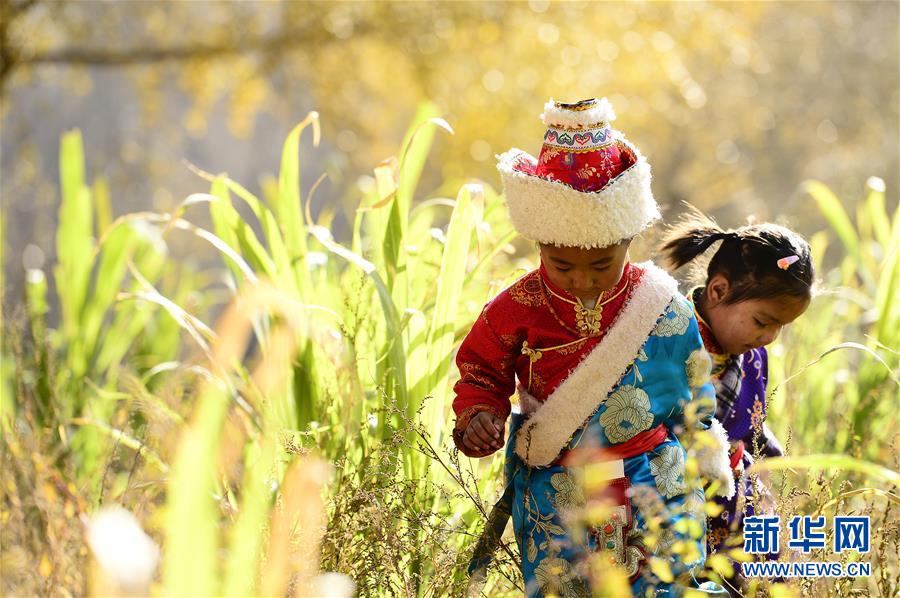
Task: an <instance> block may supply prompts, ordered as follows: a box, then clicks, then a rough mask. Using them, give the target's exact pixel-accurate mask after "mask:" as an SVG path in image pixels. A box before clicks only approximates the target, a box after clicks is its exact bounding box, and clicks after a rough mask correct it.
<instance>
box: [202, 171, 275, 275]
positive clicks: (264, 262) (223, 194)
mask: <svg viewBox="0 0 900 598" xmlns="http://www.w3.org/2000/svg"><path fill="white" fill-rule="evenodd" d="M209 192H210V194H211V195H213V196H215V197H216V198H218V201H214V202H210V204H209V213H210V216H211V217H212V222H213V230H214V231H215V234H216V236H217V237H219V238H220V239H222V242H223V243H225V244H226V245H228V246H229V247H231V248H232V249H234V250H236V251H237V250H240V252H241V255H242V256H243V257H245V258H246V259H247V260H248V261H249V263H250V265H251V266H252V268H254V269H256V271H258V272H263V273H265V274H266V276H268V277H269V278H273V279H274V278H275V277H276V271H275V264H274V262H273V261H272V258H271V257H269V254H268V253H267V252H266V250H265V248H263V246H262V244H261V243H260V242H259V239H258V238H257V237H256V233H254V232H253V229H252V228H250V226H249V225H248V224H247V223H246V222H244V219H243V218H241V215H240V214H238V212H237V210H236V209H235V208H234V206H233V205H232V203H231V196H230V194H229V191H228V185H227V184H226V183H225V181H224V180H223V179H222V178H221V177H218V178H216V180H215V181H213V183H212V187H211V188H210V191H209ZM227 263H228V267H229V268H230V269H231V271H232V273H233V274H234V276H235V278H236V279H237V280H242V279H243V278H244V273H243V272H242V271H241V270H240V268H239V267H238V266H237V264H236V263H235V262H234V260H229V261H228V262H227Z"/></svg>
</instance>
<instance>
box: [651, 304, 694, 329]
mask: <svg viewBox="0 0 900 598" xmlns="http://www.w3.org/2000/svg"><path fill="white" fill-rule="evenodd" d="M692 315H693V310H691V305H690V304H689V303H688V302H687V301H684V300H681V299H673V300H672V302H671V303H669V307H668V309H666V313H665V315H664V316H663V317H662V318H661V319H660V320H659V322H658V323H657V324H656V328H654V329H653V333H652V334H653V336H679V335H682V334H684V333H685V332H687V329H688V324H690V322H691V316H692Z"/></svg>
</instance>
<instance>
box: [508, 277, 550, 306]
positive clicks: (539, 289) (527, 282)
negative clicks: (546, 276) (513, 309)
mask: <svg viewBox="0 0 900 598" xmlns="http://www.w3.org/2000/svg"><path fill="white" fill-rule="evenodd" d="M509 296H510V298H512V300H513V301H515V302H516V303H519V304H520V305H527V306H529V307H538V306H541V305H544V303H545V301H546V300H545V299H544V289H543V285H542V284H541V278H540V274H539V273H538V272H537V271H535V272H532V273H530V274H527V275H525V276H524V277H522V278H520V279H519V280H518V281H517V282H515V283H513V285H512V286H511V287H509Z"/></svg>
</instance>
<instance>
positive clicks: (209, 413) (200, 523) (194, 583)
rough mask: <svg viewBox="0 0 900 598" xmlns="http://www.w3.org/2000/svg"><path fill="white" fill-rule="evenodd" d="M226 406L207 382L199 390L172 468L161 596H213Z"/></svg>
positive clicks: (216, 561) (221, 395)
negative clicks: (220, 444)
mask: <svg viewBox="0 0 900 598" xmlns="http://www.w3.org/2000/svg"><path fill="white" fill-rule="evenodd" d="M227 405H228V400H227V398H226V397H225V394H224V392H223V391H222V390H221V389H220V388H218V387H216V386H215V385H212V384H207V385H205V386H204V387H203V389H202V390H201V392H200V396H199V397H198V406H197V409H196V411H195V415H194V418H193V421H192V423H191V425H190V426H189V427H188V428H186V429H185V430H184V433H183V434H182V437H181V441H180V443H179V447H178V452H177V453H176V456H175V461H174V463H173V464H172V469H171V472H170V476H169V492H168V496H167V500H166V511H165V522H164V529H165V550H166V558H165V560H164V563H163V590H162V591H163V594H164V595H167V596H215V595H218V594H219V588H218V583H217V579H218V573H217V571H218V562H219V554H218V551H219V509H218V506H217V500H216V498H215V493H216V480H215V477H216V472H217V471H218V463H217V458H216V457H217V455H216V447H217V446H218V441H219V437H220V433H221V430H222V427H223V424H224V420H225V412H226V408H227Z"/></svg>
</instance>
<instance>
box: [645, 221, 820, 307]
mask: <svg viewBox="0 0 900 598" xmlns="http://www.w3.org/2000/svg"><path fill="white" fill-rule="evenodd" d="M717 241H721V245H719V248H718V249H717V250H716V252H715V254H713V256H712V259H710V261H709V265H708V266H707V269H706V282H707V283H708V282H709V280H710V279H712V277H713V276H715V275H716V274H721V275H722V276H724V277H725V279H726V280H728V284H729V290H728V294H727V295H726V296H725V298H724V302H725V303H726V304H733V303H738V302H741V301H747V300H750V299H771V298H775V297H784V296H788V297H797V298H800V299H810V298H811V297H812V288H813V281H814V280H815V272H814V270H813V264H812V257H811V255H810V251H809V244H808V243H807V242H806V241H805V240H804V239H803V237H801V236H800V235H798V234H797V233H795V232H794V231H792V230H790V229H788V228H785V227H783V226H779V225H777V224H769V223H764V224H753V225H748V226H742V227H740V228H737V229H733V230H724V229H723V228H722V227H720V226H719V225H718V224H716V223H715V222H714V221H713V220H711V219H710V218H709V217H707V216H705V215H704V214H703V213H701V212H699V211H697V210H695V209H692V210H691V213H689V214H688V215H687V216H685V217H684V218H683V219H682V220H681V221H680V222H679V223H678V224H676V225H674V226H673V227H671V228H670V229H669V232H668V234H667V235H666V237H665V238H664V239H663V243H662V246H661V247H660V250H661V251H662V253H663V256H664V257H665V259H666V261H667V262H668V263H669V265H670V266H672V268H673V269H677V268H680V267H682V266H684V265H685V264H687V263H688V262H690V261H692V260H693V259H695V258H697V257H699V256H700V255H702V254H703V253H704V252H705V251H706V250H707V249H709V248H710V247H711V246H712V245H713V244H714V243H716V242H717ZM792 256H796V257H797V258H798V259H796V260H794V259H790V260H787V261H785V260H783V258H791V257H792Z"/></svg>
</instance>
